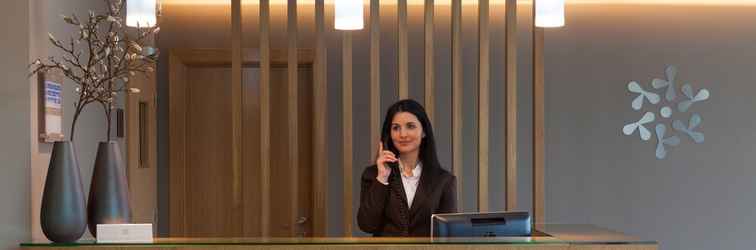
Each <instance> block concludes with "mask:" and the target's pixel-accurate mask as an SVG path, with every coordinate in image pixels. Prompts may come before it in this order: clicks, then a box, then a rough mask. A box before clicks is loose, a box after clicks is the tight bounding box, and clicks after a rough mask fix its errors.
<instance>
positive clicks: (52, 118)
mask: <svg viewBox="0 0 756 250" xmlns="http://www.w3.org/2000/svg"><path fill="white" fill-rule="evenodd" d="M38 77H39V79H38V80H39V87H38V89H39V95H38V99H39V104H38V107H39V113H38V114H39V115H38V116H39V117H38V119H39V123H38V127H39V141H40V142H49V143H52V142H56V141H62V140H63V139H64V136H63V124H62V123H63V92H62V90H63V85H62V84H63V74H62V73H61V72H60V71H58V70H49V71H47V72H40V73H39V74H38Z"/></svg>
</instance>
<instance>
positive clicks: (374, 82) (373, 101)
mask: <svg viewBox="0 0 756 250" xmlns="http://www.w3.org/2000/svg"><path fill="white" fill-rule="evenodd" d="M380 12H381V5H380V3H379V2H378V0H371V1H370V147H371V151H370V152H377V151H378V143H379V141H380V139H381V138H380V137H381V134H380V132H381V16H380ZM376 157H377V156H376Z"/></svg>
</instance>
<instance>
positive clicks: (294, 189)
mask: <svg viewBox="0 0 756 250" xmlns="http://www.w3.org/2000/svg"><path fill="white" fill-rule="evenodd" d="M287 7H288V15H287V16H288V28H287V30H288V38H289V41H288V42H289V44H288V45H289V46H288V53H287V54H288V67H287V68H288V71H289V77H288V80H289V81H288V87H287V90H288V98H289V100H288V101H289V103H288V104H287V105H288V110H289V114H288V124H289V133H288V136H289V171H290V172H289V173H290V174H291V176H290V179H289V180H290V183H291V185H290V187H289V188H291V190H289V191H290V195H289V198H290V199H291V207H290V213H291V214H290V216H291V217H290V218H289V223H291V227H290V228H291V236H296V234H297V230H298V229H299V226H298V225H297V220H298V218H299V124H298V123H299V121H298V118H299V101H298V100H299V92H298V89H299V79H298V77H297V76H298V73H299V68H298V61H299V58H298V57H297V32H298V30H297V1H296V0H289V3H288V5H287Z"/></svg>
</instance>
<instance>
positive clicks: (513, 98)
mask: <svg viewBox="0 0 756 250" xmlns="http://www.w3.org/2000/svg"><path fill="white" fill-rule="evenodd" d="M505 28H506V44H505V46H506V49H505V57H506V59H505V60H506V62H505V64H506V65H505V67H506V68H505V74H506V102H507V106H506V109H507V111H506V113H507V114H506V132H505V137H506V138H505V141H506V146H505V150H506V170H505V176H504V177H505V180H506V181H507V184H506V185H507V190H506V197H505V199H506V210H507V211H512V210H516V209H517V0H507V2H506V23H505Z"/></svg>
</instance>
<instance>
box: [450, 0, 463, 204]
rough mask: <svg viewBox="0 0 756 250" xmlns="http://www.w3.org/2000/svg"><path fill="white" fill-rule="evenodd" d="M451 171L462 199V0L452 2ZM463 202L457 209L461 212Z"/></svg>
mask: <svg viewBox="0 0 756 250" xmlns="http://www.w3.org/2000/svg"><path fill="white" fill-rule="evenodd" d="M451 12H452V155H453V156H452V161H453V165H452V169H453V172H454V175H455V176H456V177H457V197H462V187H463V184H464V182H463V181H462V180H463V178H462V0H452V9H451ZM463 205H464V204H463V202H458V205H457V209H458V210H459V211H463V207H464V206H463Z"/></svg>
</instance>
